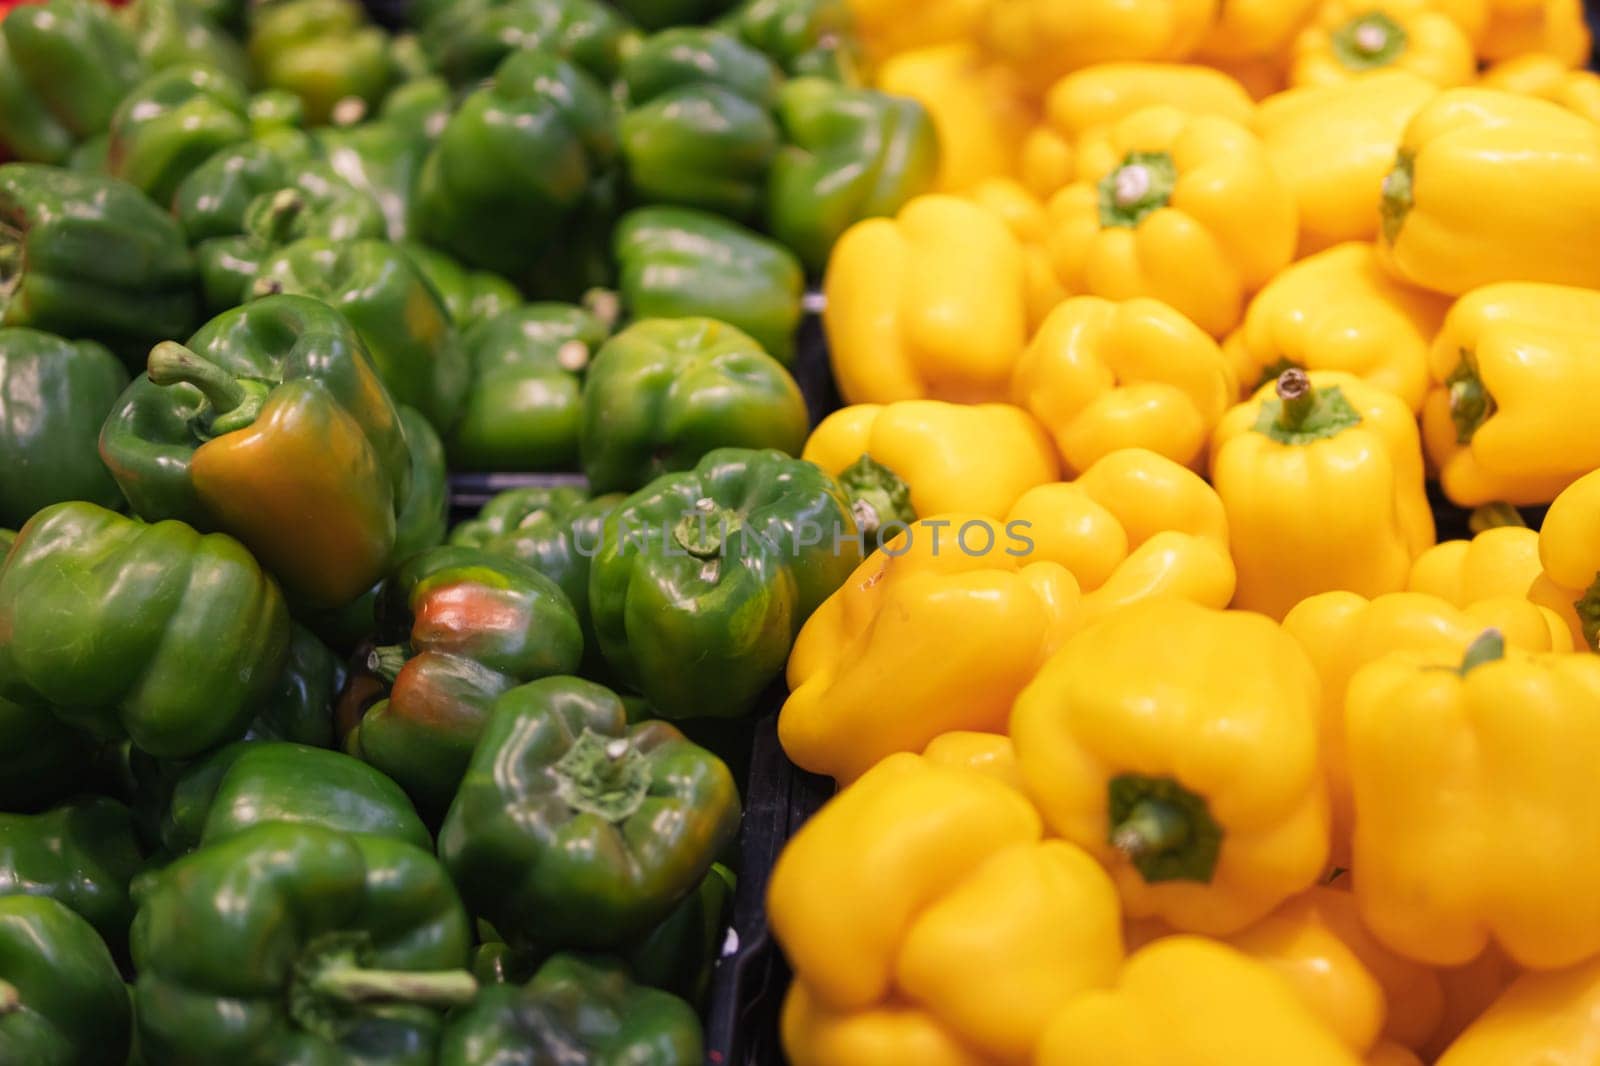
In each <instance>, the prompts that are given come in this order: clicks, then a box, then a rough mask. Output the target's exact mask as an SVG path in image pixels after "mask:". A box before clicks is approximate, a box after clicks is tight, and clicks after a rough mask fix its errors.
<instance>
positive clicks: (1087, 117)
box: [1022, 63, 1255, 197]
mask: <svg viewBox="0 0 1600 1066" xmlns="http://www.w3.org/2000/svg"><path fill="white" fill-rule="evenodd" d="M1158 104H1170V105H1172V106H1174V107H1177V108H1179V109H1181V110H1183V111H1184V112H1186V113H1188V114H1191V115H1219V116H1221V117H1222V118H1226V119H1231V120H1233V121H1234V122H1237V123H1239V125H1241V126H1248V125H1249V124H1250V120H1251V117H1252V116H1253V115H1254V114H1255V102H1254V101H1253V100H1252V99H1251V98H1250V94H1249V93H1247V92H1246V91H1245V89H1244V87H1243V86H1242V85H1240V84H1239V83H1238V82H1237V81H1235V80H1234V79H1233V78H1231V77H1229V76H1228V75H1226V74H1223V73H1222V72H1221V71H1217V70H1212V69H1210V68H1208V67H1200V66H1194V65H1192V64H1187V63H1099V64H1096V65H1095V66H1092V67H1085V68H1084V69H1083V70H1080V71H1076V72H1075V73H1072V74H1068V75H1067V76H1066V77H1064V78H1062V79H1061V80H1060V81H1058V82H1056V83H1055V84H1054V85H1052V86H1051V87H1050V91H1049V93H1047V94H1046V95H1045V99H1044V121H1043V122H1042V123H1041V124H1040V125H1039V126H1038V127H1037V128H1036V129H1034V130H1033V132H1031V133H1030V134H1029V135H1028V138H1027V140H1026V142H1024V145H1023V151H1022V159H1023V164H1022V177H1023V181H1024V182H1025V183H1026V184H1027V185H1028V187H1029V188H1030V189H1032V190H1033V192H1035V193H1036V194H1038V195H1039V196H1043V197H1048V196H1050V195H1051V194H1053V193H1055V192H1056V191H1057V190H1059V189H1062V188H1064V187H1066V186H1067V185H1070V184H1071V183H1072V181H1073V179H1074V177H1075V174H1076V171H1075V168H1074V166H1073V160H1074V158H1075V156H1074V151H1075V147H1076V145H1077V143H1078V141H1079V139H1080V138H1082V137H1083V136H1084V135H1085V134H1087V133H1089V132H1090V131H1092V130H1097V129H1100V128H1102V127H1107V126H1111V125H1114V124H1116V123H1117V122H1120V121H1121V120H1123V119H1124V118H1127V117H1128V116H1129V115H1131V114H1133V113H1134V112H1135V111H1140V110H1143V109H1144V108H1147V107H1154V106H1156V105H1158Z"/></svg>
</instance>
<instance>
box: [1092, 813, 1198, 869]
mask: <svg viewBox="0 0 1600 1066" xmlns="http://www.w3.org/2000/svg"><path fill="white" fill-rule="evenodd" d="M1188 839H1189V821H1188V819H1186V818H1185V817H1184V816H1183V812H1182V811H1180V810H1178V809H1177V808H1176V807H1174V806H1173V805H1172V804H1170V803H1167V802H1166V801H1165V800H1159V799H1143V800H1140V801H1139V802H1138V803H1136V804H1134V806H1133V810H1131V811H1129V812H1128V816H1127V817H1126V818H1124V819H1122V821H1120V822H1118V823H1117V824H1116V826H1115V827H1114V828H1113V829H1112V830H1111V846H1112V847H1114V848H1116V849H1117V850H1118V851H1120V852H1122V853H1123V854H1124V855H1126V856H1128V858H1130V859H1142V858H1144V857H1146V856H1148V855H1158V854H1160V853H1161V852H1163V851H1171V850H1172V849H1174V848H1178V847H1182V846H1183V844H1184V842H1185V841H1187V840H1188Z"/></svg>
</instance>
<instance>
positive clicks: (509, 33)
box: [410, 0, 639, 85]
mask: <svg viewBox="0 0 1600 1066" xmlns="http://www.w3.org/2000/svg"><path fill="white" fill-rule="evenodd" d="M410 17H411V20H412V22H413V23H414V24H417V25H419V26H420V29H421V34H420V39H421V43H422V51H423V54H424V55H425V56H426V57H427V59H428V64H429V66H430V67H431V68H432V69H434V70H436V71H438V72H439V73H440V74H442V75H443V76H444V77H446V78H448V79H449V81H450V83H451V84H452V85H470V84H472V83H473V82H477V81H481V80H482V79H484V78H487V77H489V76H490V75H492V74H493V73H494V68H495V67H497V66H499V65H500V63H501V62H503V61H504V60H505V58H506V57H507V56H509V55H511V54H512V53H513V52H516V51H519V50H522V49H538V50H539V51H543V52H551V53H554V54H555V55H559V56H560V57H561V58H563V59H567V60H570V61H571V62H573V63H576V64H577V65H578V66H580V67H582V68H583V69H584V70H585V71H587V72H588V73H589V74H591V75H593V76H594V77H595V78H596V79H599V80H601V81H610V80H611V79H612V78H613V77H615V76H616V73H617V68H618V67H619V66H620V65H621V63H622V56H623V53H624V52H626V51H628V50H630V49H631V48H633V47H635V46H636V45H637V44H638V41H639V31H638V30H637V29H636V28H635V27H634V26H633V25H632V23H630V22H629V20H628V18H627V17H626V16H624V15H623V14H622V13H621V12H619V11H617V10H616V9H614V8H613V7H612V6H611V5H609V4H605V3H602V2H600V0H467V2H461V0H436V2H430V3H419V4H416V5H415V6H414V7H413V8H412V10H411V11H410Z"/></svg>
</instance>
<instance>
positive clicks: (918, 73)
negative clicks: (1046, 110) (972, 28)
mask: <svg viewBox="0 0 1600 1066" xmlns="http://www.w3.org/2000/svg"><path fill="white" fill-rule="evenodd" d="M876 84H877V87H878V88H879V89H881V90H883V91H884V92H886V93H890V94H891V95H894V96H909V97H911V98H912V99H914V100H916V101H918V102H919V103H921V104H922V106H923V107H925V108H926V109H927V111H928V117H929V118H930V119H932V120H933V127H934V130H935V132H936V133H937V134H938V137H939V170H938V173H937V175H936V176H935V178H934V184H933V187H934V189H935V190H936V191H938V192H952V193H954V192H965V191H966V190H968V189H971V188H972V187H973V186H974V185H976V184H978V183H979V182H980V181H983V180H985V179H987V178H1001V177H1011V176H1013V175H1015V174H1016V172H1017V165H1018V164H1017V160H1018V155H1019V153H1020V152H1021V151H1022V143H1023V138H1024V137H1026V136H1027V134H1028V131H1029V130H1030V129H1032V128H1033V125H1034V121H1035V119H1034V115H1033V108H1032V107H1031V106H1029V104H1028V103H1027V101H1026V98H1025V96H1024V94H1023V91H1022V88H1021V85H1020V84H1019V83H1018V82H1017V79H1016V75H1014V74H1013V73H1012V72H1011V71H1009V70H1007V69H1006V68H1005V67H1004V66H1001V65H999V64H996V63H993V62H991V61H989V60H987V59H986V58H984V57H983V56H981V55H980V54H979V53H978V51H977V49H976V48H975V47H974V46H973V45H972V43H971V42H970V41H961V42H958V43H952V44H944V45H939V46H938V47H935V48H922V49H918V50H917V51H914V52H903V53H901V54H900V55H897V56H895V57H893V58H892V59H889V60H888V61H886V62H885V63H884V64H883V65H882V66H881V67H879V68H878V74H877V78H876Z"/></svg>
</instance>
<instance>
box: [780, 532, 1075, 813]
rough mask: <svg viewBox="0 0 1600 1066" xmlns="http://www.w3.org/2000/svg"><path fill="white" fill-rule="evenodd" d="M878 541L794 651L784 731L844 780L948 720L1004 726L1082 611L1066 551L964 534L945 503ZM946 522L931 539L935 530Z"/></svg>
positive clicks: (955, 726) (961, 725) (795, 750)
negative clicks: (1058, 554) (1026, 550)
mask: <svg viewBox="0 0 1600 1066" xmlns="http://www.w3.org/2000/svg"><path fill="white" fill-rule="evenodd" d="M932 521H939V522H945V521H948V522H949V525H948V526H947V527H944V528H943V529H942V531H936V530H935V529H934V528H933V527H932V526H931V525H930V523H929V521H928V520H924V521H923V522H919V523H917V524H915V525H913V526H912V527H911V529H910V531H909V534H901V536H900V537H897V538H895V539H894V540H893V541H891V542H890V543H889V544H888V545H887V546H886V547H885V549H884V550H880V551H878V552H875V553H873V554H872V555H871V556H869V557H868V558H867V559H866V561H864V562H863V563H862V564H861V565H860V566H859V567H858V568H857V569H856V571H855V573H853V574H852V575H851V576H850V580H849V581H847V582H845V584H844V586H843V587H842V588H840V589H839V591H837V592H835V593H834V594H833V595H832V596H830V597H828V599H827V600H825V601H824V602H823V604H822V606H821V607H819V608H817V610H816V612H815V613H813V614H812V616H811V617H810V618H809V619H808V620H807V621H806V624H805V626H804V627H802V628H801V630H800V635H799V637H798V638H797V639H796V640H795V644H794V650H793V652H791V653H790V656H789V670H788V681H789V698H788V699H787V700H785V701H784V704H783V709H782V711H781V712H780V713H779V715H778V739H779V741H780V742H781V743H782V744H783V748H784V751H785V752H786V753H787V754H788V756H789V758H790V759H792V760H794V762H795V763H796V764H798V765H799V766H801V767H803V768H804V769H807V770H810V771H811V772H813V773H819V774H826V775H828V776H830V777H833V778H836V779H837V780H839V781H840V782H841V783H844V782H848V781H852V780H854V779H855V778H857V777H859V776H860V775H861V774H863V773H865V772H866V771H867V770H868V769H870V768H871V767H872V766H873V764H875V763H877V762H878V761H879V760H881V759H884V758H886V757H887V756H890V755H892V754H894V753H896V752H914V751H920V750H922V748H923V747H924V746H925V745H926V744H928V742H929V741H931V740H933V739H934V738H935V737H937V736H939V735H941V734H943V733H947V732H950V731H953V730H965V731H977V732H989V733H1000V732H1003V731H1004V730H1005V728H1006V721H1007V716H1008V715H1009V714H1010V712H1011V704H1012V701H1013V700H1014V699H1015V698H1016V695H1017V693H1018V692H1021V691H1022V689H1023V686H1025V685H1027V684H1028V682H1030V681H1032V680H1033V677H1034V675H1035V674H1036V673H1038V671H1039V667H1040V666H1042V665H1043V664H1044V662H1045V660H1046V659H1048V658H1049V657H1050V655H1051V653H1053V652H1054V651H1055V650H1056V649H1057V648H1059V647H1060V646H1061V645H1062V643H1063V642H1064V641H1065V640H1066V638H1067V637H1068V636H1069V635H1070V634H1071V633H1072V632H1074V631H1075V630H1076V629H1077V628H1078V626H1079V625H1080V624H1081V622H1082V606H1081V595H1080V593H1079V591H1078V583H1077V582H1076V581H1075V580H1073V577H1072V575H1071V573H1069V572H1068V571H1067V569H1066V568H1065V567H1063V566H1061V565H1060V564H1059V563H1054V562H1048V561H1035V560H1034V559H1032V558H1031V557H1030V556H1028V555H1026V554H1011V553H1010V552H1009V551H1008V550H1007V546H1008V543H1009V542H1008V541H1007V540H1005V539H1003V538H1002V539H999V540H998V541H997V542H996V545H995V547H994V549H993V550H992V551H989V552H986V553H982V554H969V553H968V552H966V551H963V550H961V549H960V547H959V546H958V544H957V542H956V539H955V538H956V536H957V532H958V531H959V530H960V528H961V527H963V526H964V525H966V524H967V523H968V522H972V521H977V522H980V523H982V524H984V525H992V523H993V519H992V518H990V517H989V516H983V515H976V514H945V515H941V516H940V517H939V518H938V519H935V520H932ZM936 533H937V535H938V536H939V540H938V541H937V542H936V541H935V539H934V537H935V535H936Z"/></svg>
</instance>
